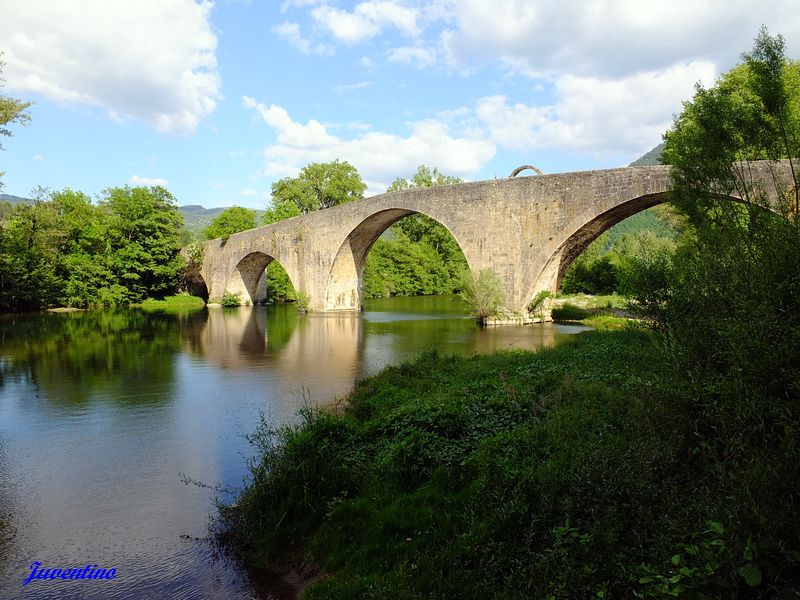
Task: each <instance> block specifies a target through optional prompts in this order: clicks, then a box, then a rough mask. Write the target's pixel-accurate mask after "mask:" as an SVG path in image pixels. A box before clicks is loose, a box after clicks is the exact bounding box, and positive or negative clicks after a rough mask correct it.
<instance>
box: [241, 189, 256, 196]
mask: <svg viewBox="0 0 800 600" xmlns="http://www.w3.org/2000/svg"><path fill="white" fill-rule="evenodd" d="M242 196H258V192H257V191H255V190H254V189H253V188H244V189H243V190H242Z"/></svg>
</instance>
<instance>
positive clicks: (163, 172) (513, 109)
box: [0, 0, 800, 208]
mask: <svg viewBox="0 0 800 600" xmlns="http://www.w3.org/2000/svg"><path fill="white" fill-rule="evenodd" d="M0 15H3V18H2V19H1V20H0V51H2V52H3V59H2V60H3V61H4V62H5V63H6V65H5V68H4V76H5V79H6V83H5V88H4V89H3V90H2V93H4V94H7V95H13V96H15V97H19V98H24V99H29V100H33V101H34V102H35V105H34V106H33V107H32V109H31V115H32V121H31V123H30V124H29V125H28V126H27V127H15V128H14V134H15V135H14V137H12V138H9V139H6V140H5V141H4V144H3V145H4V146H5V151H4V152H2V153H0V170H3V171H5V172H6V175H5V177H4V182H5V189H4V190H3V191H4V192H6V193H10V194H15V195H19V196H27V195H29V194H30V192H31V189H32V188H33V187H35V186H44V187H48V188H50V189H62V188H65V187H70V188H72V189H78V190H82V191H84V192H86V193H88V194H90V195H92V196H93V197H94V196H97V195H98V194H100V193H101V191H102V190H103V189H104V188H106V187H109V186H117V185H124V184H131V185H149V184H161V185H165V186H166V187H167V188H168V189H169V190H170V191H171V192H172V193H173V194H174V195H175V197H176V198H177V199H178V203H179V204H202V205H205V206H207V207H214V206H231V205H239V206H247V207H251V208H264V207H265V206H266V205H267V203H268V202H269V191H270V187H271V184H272V183H273V182H274V181H276V180H277V179H280V178H281V177H286V176H293V175H295V174H296V173H297V172H298V170H299V169H300V168H302V167H303V166H304V165H306V164H308V163H309V162H321V161H330V160H334V159H337V158H338V159H341V160H347V161H349V162H351V163H352V164H353V165H355V166H356V167H357V168H358V170H359V172H360V173H361V175H362V177H363V179H364V181H365V182H366V183H367V184H368V190H367V194H368V195H371V194H376V193H381V192H383V191H384V190H385V188H386V186H387V185H388V184H390V183H391V182H392V180H393V179H394V178H396V177H409V176H410V175H411V174H412V173H413V172H414V171H415V170H416V167H417V166H418V165H420V164H427V165H429V166H438V167H439V168H440V170H442V171H443V172H445V173H447V174H451V175H457V176H460V177H462V178H464V179H466V180H478V179H488V178H493V177H506V176H508V174H509V173H510V172H511V170H512V169H514V168H515V167H517V166H519V165H522V164H533V165H536V166H538V167H539V168H541V169H542V170H543V171H544V172H546V173H553V172H560V171H573V170H580V169H598V168H607V167H617V166H622V165H625V164H627V163H629V162H630V161H632V160H633V159H635V158H637V157H638V156H640V155H641V154H643V153H644V152H646V151H647V150H649V149H650V148H651V147H653V146H654V145H655V144H657V143H658V142H659V141H660V139H661V133H662V132H663V131H664V130H665V129H666V128H668V127H669V125H670V123H671V121H672V116H673V115H674V114H675V113H677V112H678V111H679V110H680V107H681V102H682V101H683V100H686V99H689V98H690V97H691V95H692V92H693V86H694V84H695V82H697V81H702V82H704V83H705V84H706V85H708V84H711V83H713V81H714V78H715V77H716V76H718V75H719V74H720V73H722V72H724V71H726V70H727V69H729V68H730V67H731V66H733V65H734V64H736V63H737V62H738V60H739V55H740V54H741V52H742V51H744V50H747V49H749V48H750V47H751V45H752V40H753V38H754V37H755V35H756V33H757V31H758V28H759V26H760V25H761V24H766V25H767V26H768V27H769V28H770V31H771V32H772V33H781V34H783V35H784V37H785V38H786V42H787V49H788V54H789V56H797V55H798V50H799V49H800V11H798V10H797V9H796V5H795V2H794V0H771V1H769V2H755V1H752V0H750V1H741V0H670V1H661V0H650V1H648V2H641V1H638V0H571V1H569V2H564V1H563V0H562V1H551V0H546V1H545V0H530V1H527V2H525V1H520V0H494V1H486V0H483V1H481V0H365V1H362V2H339V1H336V0H287V1H285V2H279V1H276V2H264V1H259V0H252V1H249V2H248V1H245V0H218V1H217V2H215V3H213V4H212V3H211V2H194V1H192V0H137V1H135V2H134V1H125V2H123V1H121V0H26V1H25V2H20V1H18V0H0Z"/></svg>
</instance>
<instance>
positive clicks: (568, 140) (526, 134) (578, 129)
mask: <svg viewBox="0 0 800 600" xmlns="http://www.w3.org/2000/svg"><path fill="white" fill-rule="evenodd" d="M714 74H715V69H714V65H712V64H711V63H708V62H696V63H690V64H688V65H676V66H674V67H672V68H669V69H665V70H663V71H656V72H651V73H640V74H636V75H632V76H629V77H624V78H622V79H600V78H597V77H578V76H575V75H565V76H562V77H560V78H559V79H558V80H557V81H556V82H555V91H556V96H557V99H556V101H555V103H553V104H549V105H543V106H529V105H526V104H524V103H515V104H510V103H509V101H508V98H506V97H505V96H501V95H496V96H489V97H485V98H481V99H480V100H479V101H478V102H477V104H476V108H475V112H476V115H477V117H478V120H479V122H480V123H481V124H482V126H483V127H485V128H486V129H487V130H488V132H489V135H490V137H491V139H492V140H493V141H494V142H495V143H497V144H498V145H500V146H503V147H507V148H514V149H541V148H557V149H561V150H570V151H588V152H593V153H610V152H614V153H630V152H639V151H641V150H642V149H647V148H648V147H649V146H652V145H653V142H654V141H655V140H659V139H660V137H661V134H662V133H663V132H664V131H666V130H667V129H668V128H669V126H670V123H671V116H672V114H673V113H675V112H678V110H679V109H680V105H681V101H682V100H684V99H686V98H687V97H688V96H689V95H690V94H691V91H692V86H693V84H694V83H695V82H696V81H698V80H703V81H705V82H707V83H708V82H711V81H713V78H714Z"/></svg>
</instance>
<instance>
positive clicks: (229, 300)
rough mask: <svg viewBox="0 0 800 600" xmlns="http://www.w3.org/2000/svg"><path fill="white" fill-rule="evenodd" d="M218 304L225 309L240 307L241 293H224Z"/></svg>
mask: <svg viewBox="0 0 800 600" xmlns="http://www.w3.org/2000/svg"><path fill="white" fill-rule="evenodd" d="M220 304H222V306H224V307H226V308H233V307H234V306H241V305H242V294H241V292H236V293H234V292H225V293H224V294H222V300H220Z"/></svg>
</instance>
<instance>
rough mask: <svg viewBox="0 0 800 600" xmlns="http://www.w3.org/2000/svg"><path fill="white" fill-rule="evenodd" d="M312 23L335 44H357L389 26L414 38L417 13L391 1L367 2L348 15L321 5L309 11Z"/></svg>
mask: <svg viewBox="0 0 800 600" xmlns="http://www.w3.org/2000/svg"><path fill="white" fill-rule="evenodd" d="M311 16H312V18H313V19H314V21H315V22H316V23H317V25H318V26H320V27H321V28H323V29H326V30H327V31H329V32H330V33H331V34H332V35H333V36H334V37H335V38H336V39H337V40H338V41H340V42H343V43H345V44H357V43H359V42H363V41H365V40H368V39H370V38H373V37H375V36H376V35H378V34H380V33H381V32H382V31H383V29H384V28H385V27H387V26H392V27H394V28H396V29H397V30H399V31H400V32H401V33H403V34H404V35H407V36H417V35H419V34H420V33H421V29H420V27H419V25H418V24H417V19H418V18H419V11H418V10H416V9H414V8H410V7H408V6H403V5H402V4H400V3H398V2H394V1H392V0H367V1H366V2H361V3H359V4H357V5H356V7H355V8H354V9H353V11H352V12H350V11H347V10H342V9H339V8H335V7H333V6H328V5H327V4H323V5H322V6H317V7H316V8H314V9H313V10H312V11H311Z"/></svg>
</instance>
